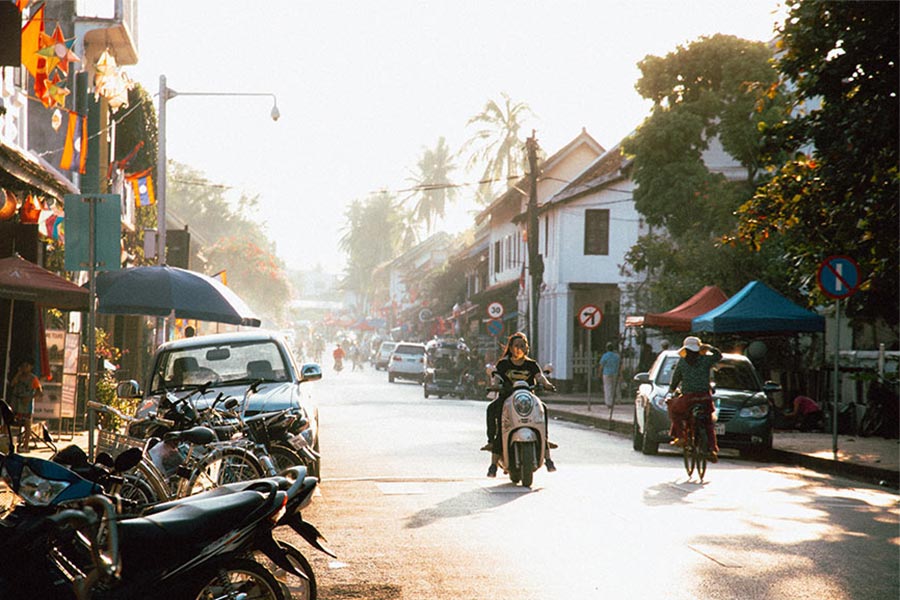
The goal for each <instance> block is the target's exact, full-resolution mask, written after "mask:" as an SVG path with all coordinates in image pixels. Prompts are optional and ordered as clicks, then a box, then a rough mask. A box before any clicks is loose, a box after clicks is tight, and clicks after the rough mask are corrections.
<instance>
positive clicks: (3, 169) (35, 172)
mask: <svg viewBox="0 0 900 600" xmlns="http://www.w3.org/2000/svg"><path fill="white" fill-rule="evenodd" d="M0 187H2V188H7V189H9V190H12V191H13V192H16V193H17V195H18V194H19V193H26V194H39V195H42V196H52V197H54V198H57V199H58V200H60V201H62V199H63V196H64V195H65V194H77V193H79V189H78V187H77V186H76V185H75V184H74V183H72V182H71V181H69V180H68V179H66V178H65V177H64V176H63V175H62V173H60V172H59V171H57V170H56V169H55V168H54V167H53V166H52V165H50V163H48V162H47V161H45V160H43V159H41V158H40V157H37V156H34V155H32V154H31V153H30V152H27V151H26V150H23V149H21V148H19V147H17V146H14V145H11V144H8V143H4V142H0Z"/></svg>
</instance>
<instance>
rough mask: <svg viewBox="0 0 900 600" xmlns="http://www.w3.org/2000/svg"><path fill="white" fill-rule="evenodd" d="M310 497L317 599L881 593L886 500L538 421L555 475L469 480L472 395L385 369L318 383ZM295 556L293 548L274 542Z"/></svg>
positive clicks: (887, 552)
mask: <svg viewBox="0 0 900 600" xmlns="http://www.w3.org/2000/svg"><path fill="white" fill-rule="evenodd" d="M315 394H316V396H317V398H318V401H319V408H320V422H321V428H322V429H321V449H322V454H323V462H322V478H323V481H322V483H321V485H320V493H319V494H318V495H317V497H316V498H315V499H314V501H313V503H312V505H311V506H310V507H309V508H308V509H307V510H306V511H305V512H304V516H305V517H306V518H307V520H309V521H310V522H312V523H313V524H315V525H316V526H317V527H318V528H319V529H320V530H321V531H322V533H323V534H324V535H325V536H326V538H327V539H328V542H329V544H328V545H329V546H330V547H331V548H332V549H333V550H334V551H335V552H336V553H337V555H338V559H337V560H333V559H330V558H329V557H327V556H325V555H323V554H320V553H317V552H315V551H314V550H312V549H311V548H309V547H308V546H306V550H308V553H307V556H309V558H310V560H311V562H312V565H313V568H314V569H315V572H316V575H317V578H318V583H319V594H320V597H321V598H323V599H331V598H365V599H368V600H381V599H409V600H413V599H415V600H422V599H443V598H448V599H449V598H454V599H455V598H485V599H487V598H504V597H512V598H527V599H532V598H533V599H548V600H549V599H573V598H576V599H578V598H675V599H677V598H683V599H689V598H690V599H696V598H702V599H726V598H727V599H732V598H816V599H821V598H829V599H842V598H872V599H876V598H878V599H880V598H896V597H898V592H900V588H898V568H897V564H898V502H897V496H896V495H895V494H891V493H889V492H885V491H882V490H879V489H875V488H872V487H868V486H865V485H863V484H859V483H855V482H851V481H849V480H842V479H835V478H830V477H826V476H822V475H818V474H815V473H813V472H810V471H805V470H802V469H795V468H789V467H784V466H777V465H774V464H764V463H754V462H746V461H736V460H729V459H727V458H724V459H723V460H722V461H720V462H719V463H718V464H715V465H710V467H709V471H708V472H707V475H706V481H705V483H703V484H702V485H701V484H699V483H698V482H697V481H696V480H694V481H688V480H687V478H686V474H685V473H684V469H683V466H682V461H681V458H680V456H677V455H675V454H671V453H666V452H663V453H661V454H660V455H659V456H655V457H649V456H643V455H641V454H640V453H638V452H634V451H633V450H632V449H631V441H630V439H628V438H626V437H624V436H621V435H617V434H613V433H609V432H607V431H602V430H595V429H592V428H588V427H585V426H582V425H575V424H569V423H564V422H561V421H551V423H550V436H551V439H553V440H554V441H556V442H557V443H559V446H560V447H559V449H558V450H556V451H555V452H554V459H555V460H556V463H557V466H558V468H559V470H558V471H557V472H556V473H552V474H551V473H547V472H546V471H545V470H543V469H542V470H541V471H539V472H538V473H536V474H535V482H534V486H533V487H532V489H530V490H529V489H527V488H522V487H520V486H519V487H516V486H513V485H512V484H511V483H510V482H509V480H508V479H505V478H503V476H502V473H501V475H499V476H498V477H497V479H489V478H487V477H485V472H486V470H487V466H488V464H489V456H488V454H487V453H485V452H479V451H478V448H479V447H480V446H481V445H482V444H483V443H484V438H485V433H484V409H485V406H486V405H485V404H484V403H483V402H475V401H469V400H465V401H463V400H458V399H446V398H445V399H436V398H433V397H432V398H430V399H428V400H426V399H424V397H423V394H422V388H421V387H420V386H418V385H415V384H413V383H406V382H400V383H395V384H389V383H388V382H387V375H386V373H384V372H383V371H382V372H376V371H374V370H372V369H371V368H370V367H367V370H366V371H365V372H362V373H360V372H356V373H353V372H350V371H348V370H345V371H344V372H343V373H341V374H335V373H333V372H332V371H331V370H330V369H326V373H325V377H324V379H323V380H322V381H321V382H320V383H318V384H316V389H315ZM287 537H288V539H290V540H291V541H293V542H294V543H296V544H297V545H298V547H301V548H303V547H304V543H303V542H302V541H299V540H297V539H296V538H293V539H292V538H291V537H290V536H287Z"/></svg>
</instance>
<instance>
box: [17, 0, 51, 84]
mask: <svg viewBox="0 0 900 600" xmlns="http://www.w3.org/2000/svg"><path fill="white" fill-rule="evenodd" d="M44 6H46V5H44V4H42V5H41V7H40V8H39V9H37V10H36V11H34V14H33V15H31V18H30V19H28V23H26V24H25V27H23V28H22V66H24V67H25V69H26V70H27V71H28V72H29V73H31V76H32V77H37V76H38V61H44V59H43V58H42V57H41V56H38V50H40V49H41V44H40V42H41V34H42V33H44ZM19 10H20V11H21V8H20V9H19ZM44 62H46V61H44Z"/></svg>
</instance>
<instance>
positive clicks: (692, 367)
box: [667, 335, 722, 462]
mask: <svg viewBox="0 0 900 600" xmlns="http://www.w3.org/2000/svg"><path fill="white" fill-rule="evenodd" d="M678 354H679V355H681V358H680V359H679V360H678V363H677V364H676V365H675V370H674V371H673V372H672V382H671V383H670V384H669V393H670V394H672V397H671V398H670V399H669V401H668V403H667V404H668V407H669V420H670V421H671V422H672V431H671V434H672V437H673V439H672V442H671V443H672V444H673V445H676V446H684V442H685V441H684V431H683V422H684V421H685V420H686V419H688V418H689V417H690V414H691V406H693V405H694V404H704V405H705V406H706V408H707V410H708V411H709V413H710V414H712V412H713V411H714V410H715V405H714V404H713V400H712V394H711V392H710V386H709V375H710V370H711V369H712V367H713V365H715V364H716V363H717V362H719V361H720V360H722V353H721V352H720V351H719V349H718V348H714V347H713V346H710V345H709V344H704V343H703V342H701V341H700V338H698V337H694V336H692V335H691V336H688V337H686V338H684V343H683V344H682V345H681V349H679V350H678ZM679 384H681V394H680V395H674V394H675V389H676V388H677V387H678V385H679ZM706 433H707V439H709V453H710V454H709V461H710V462H718V461H719V445H718V443H717V442H716V427H715V424H714V423H713V421H712V419H707V420H706Z"/></svg>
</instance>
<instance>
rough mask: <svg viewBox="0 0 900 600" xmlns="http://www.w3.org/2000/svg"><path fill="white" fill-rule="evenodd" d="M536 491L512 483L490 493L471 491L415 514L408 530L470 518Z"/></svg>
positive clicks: (486, 491) (484, 490) (478, 490)
mask: <svg viewBox="0 0 900 600" xmlns="http://www.w3.org/2000/svg"><path fill="white" fill-rule="evenodd" d="M535 491H537V490H529V489H528V488H523V487H521V486H514V485H512V484H511V483H510V484H507V485H505V486H498V487H497V488H494V491H488V490H487V489H484V488H479V489H476V490H469V491H467V492H463V493H462V494H459V495H458V496H454V497H453V498H448V499H447V500H444V501H443V502H439V503H438V504H436V505H435V506H433V507H431V508H426V509H424V510H420V511H419V512H417V513H415V514H413V515H412V516H410V517H409V518H408V519H407V520H406V528H407V529H417V528H419V527H425V526H426V525H431V524H432V523H434V522H435V521H438V520H440V519H455V518H458V517H468V516H470V515H474V514H478V513H480V512H484V511H486V510H491V509H493V508H496V507H498V506H503V505H504V504H509V503H510V502H512V501H513V500H516V499H517V498H519V497H521V496H524V495H526V494H530V493H535Z"/></svg>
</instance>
